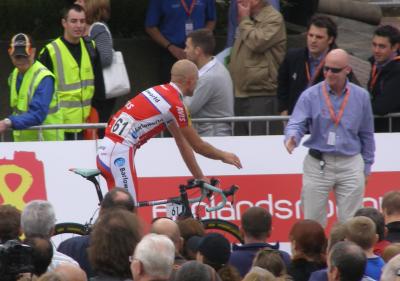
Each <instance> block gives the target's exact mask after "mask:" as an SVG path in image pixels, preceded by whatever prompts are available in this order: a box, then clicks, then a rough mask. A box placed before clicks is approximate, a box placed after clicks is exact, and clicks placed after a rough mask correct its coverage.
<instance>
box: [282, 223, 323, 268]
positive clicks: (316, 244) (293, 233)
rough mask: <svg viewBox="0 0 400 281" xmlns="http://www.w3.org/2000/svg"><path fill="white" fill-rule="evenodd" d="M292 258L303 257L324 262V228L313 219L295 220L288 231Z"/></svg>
mask: <svg viewBox="0 0 400 281" xmlns="http://www.w3.org/2000/svg"><path fill="white" fill-rule="evenodd" d="M289 241H290V242H291V243H292V244H291V246H292V254H293V259H294V260H295V259H300V258H305V259H308V260H313V261H314V262H319V263H325V252H326V244H327V239H326V237H325V233H324V229H323V228H322V226H321V225H320V224H319V223H318V222H316V221H314V220H301V221H298V222H296V223H295V224H294V225H293V226H292V229H291V230H290V232H289Z"/></svg>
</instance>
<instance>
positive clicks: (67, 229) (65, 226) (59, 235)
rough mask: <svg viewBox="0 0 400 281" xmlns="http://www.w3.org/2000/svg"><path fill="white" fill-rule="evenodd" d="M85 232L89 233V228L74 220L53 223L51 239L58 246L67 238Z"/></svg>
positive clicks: (84, 233)
mask: <svg viewBox="0 0 400 281" xmlns="http://www.w3.org/2000/svg"><path fill="white" fill-rule="evenodd" d="M87 234H89V228H88V227H87V226H86V225H83V224H80V223H75V222H63V223H58V224H56V225H55V227H54V234H53V236H52V237H51V241H52V242H53V243H54V245H55V246H56V247H58V245H60V244H61V243H62V242H63V241H65V240H67V239H69V238H73V237H76V236H81V235H87Z"/></svg>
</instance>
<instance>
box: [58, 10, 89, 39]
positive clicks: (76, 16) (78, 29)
mask: <svg viewBox="0 0 400 281" xmlns="http://www.w3.org/2000/svg"><path fill="white" fill-rule="evenodd" d="M61 24H62V26H63V28H64V39H65V40H66V41H68V42H69V43H73V44H77V43H79V40H80V39H81V38H82V36H83V35H84V33H85V31H86V15H85V10H84V9H83V7H82V6H80V5H77V4H72V5H70V6H68V7H67V8H65V9H63V11H62V19H61Z"/></svg>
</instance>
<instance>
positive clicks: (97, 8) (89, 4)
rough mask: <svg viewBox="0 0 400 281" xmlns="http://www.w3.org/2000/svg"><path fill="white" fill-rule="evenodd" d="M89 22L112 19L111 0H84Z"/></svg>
mask: <svg viewBox="0 0 400 281" xmlns="http://www.w3.org/2000/svg"><path fill="white" fill-rule="evenodd" d="M83 2H84V8H85V12H86V22H87V24H93V23H94V22H98V21H99V22H107V21H108V20H109V19H110V13H111V10H110V0H84V1H83Z"/></svg>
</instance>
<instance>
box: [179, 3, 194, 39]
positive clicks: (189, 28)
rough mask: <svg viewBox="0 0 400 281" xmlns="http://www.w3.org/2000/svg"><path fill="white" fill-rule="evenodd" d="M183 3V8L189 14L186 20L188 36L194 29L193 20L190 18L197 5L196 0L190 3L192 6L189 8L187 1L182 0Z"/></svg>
mask: <svg viewBox="0 0 400 281" xmlns="http://www.w3.org/2000/svg"><path fill="white" fill-rule="evenodd" d="M181 4H182V7H183V9H184V10H185V13H186V15H187V16H188V18H187V20H186V22H185V34H186V36H188V35H189V33H191V32H192V31H193V30H194V26H193V21H192V19H191V18H190V16H191V14H192V12H193V9H194V6H195V5H196V0H192V4H191V5H190V8H188V6H187V5H186V1H185V0H181Z"/></svg>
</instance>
